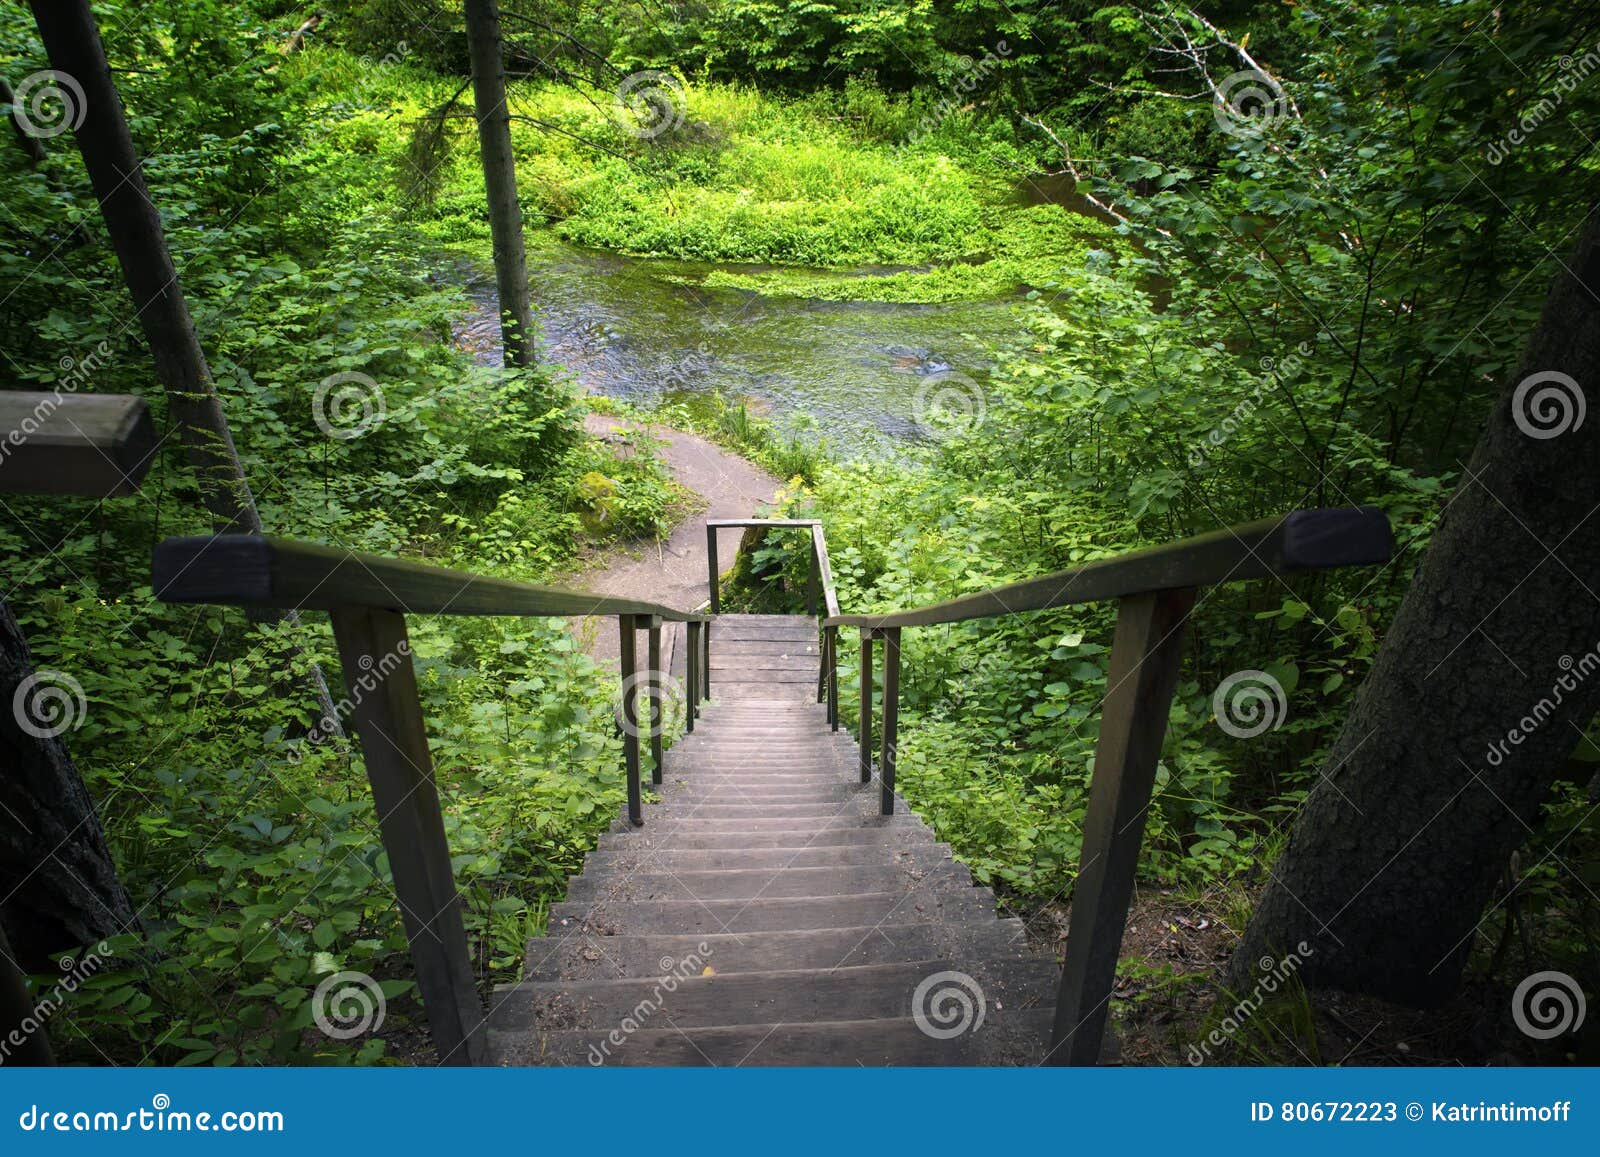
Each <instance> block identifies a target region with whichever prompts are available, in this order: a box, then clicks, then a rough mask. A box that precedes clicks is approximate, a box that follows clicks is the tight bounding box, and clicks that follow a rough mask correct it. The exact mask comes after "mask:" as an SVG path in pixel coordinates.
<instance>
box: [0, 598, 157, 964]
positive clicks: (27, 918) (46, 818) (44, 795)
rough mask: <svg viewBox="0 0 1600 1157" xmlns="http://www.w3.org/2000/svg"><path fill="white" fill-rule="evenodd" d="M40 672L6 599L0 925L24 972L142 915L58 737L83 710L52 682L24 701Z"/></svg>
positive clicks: (1, 671)
mask: <svg viewBox="0 0 1600 1157" xmlns="http://www.w3.org/2000/svg"><path fill="white" fill-rule="evenodd" d="M34 674H35V672H34V669H33V661H32V658H31V656H30V655H29V653H28V643H27V640H26V639H25V638H23V635H22V628H21V627H19V626H18V625H17V620H16V619H15V618H14V617H13V616H12V614H11V608H10V607H8V606H7V605H6V604H5V602H4V601H3V600H0V767H3V768H4V769H5V774H4V775H3V776H0V897H3V899H0V928H3V929H4V932H5V938H6V939H7V940H9V941H10V942H11V943H12V945H14V947H15V951H16V953H17V955H18V957H19V959H20V962H21V963H22V965H23V966H24V967H25V968H28V969H30V970H32V971H48V972H54V971H55V966H54V965H53V964H49V963H47V962H48V961H49V959H50V957H51V956H53V955H54V954H56V953H59V952H63V951H66V950H68V949H72V948H77V947H79V946H80V945H83V944H89V943H92V942H94V941H97V940H104V939H105V938H106V937H108V936H113V935H116V934H117V933H120V932H127V931H129V930H130V929H132V928H133V927H134V926H135V925H136V923H137V920H138V917H137V916H135V914H134V911H133V904H132V903H131V902H130V901H129V899H128V894H127V892H125V891H124V890H123V888H122V884H121V882H120V881H119V880H118V879H117V869H116V866H115V865H114V864H113V863H112V862H111V852H110V851H109V850H108V849H107V847H106V839H105V835H104V833H103V832H101V830H100V821H99V820H98V819H96V818H95V812H94V804H93V803H92V802H91V801H90V799H89V793H88V791H86V790H85V789H84V786H83V781H82V780H81V779H80V778H79V777H78V769H77V768H76V767H74V766H73V765H72V758H71V756H69V755H68V754H67V749H66V747H65V745H64V744H63V743H62V742H61V738H60V735H59V734H52V732H55V731H56V730H57V728H70V727H71V726H72V725H73V723H74V722H76V721H79V720H81V715H80V712H81V710H82V705H81V704H80V703H78V702H77V701H76V700H75V698H74V696H73V692H72V691H71V690H70V689H69V690H67V693H66V695H65V696H63V697H62V698H60V699H57V700H56V701H55V702H54V703H53V704H52V703H51V698H50V697H51V695H52V693H53V691H54V690H55V689H56V687H53V686H52V685H50V684H48V683H44V682H35V683H32V684H29V687H28V688H27V689H24V690H22V692H21V695H20V697H19V694H18V692H19V689H21V688H22V686H23V684H24V683H27V682H28V680H29V679H31V678H33V676H34ZM30 708H31V710H30ZM25 723H26V724H28V727H27V728H25V727H24V724H25ZM62 734H65V731H63V732H62Z"/></svg>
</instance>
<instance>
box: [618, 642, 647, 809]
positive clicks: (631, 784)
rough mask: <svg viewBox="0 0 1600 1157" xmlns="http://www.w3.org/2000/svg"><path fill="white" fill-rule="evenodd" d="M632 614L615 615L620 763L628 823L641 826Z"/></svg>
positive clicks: (641, 796) (637, 709)
mask: <svg viewBox="0 0 1600 1157" xmlns="http://www.w3.org/2000/svg"><path fill="white" fill-rule="evenodd" d="M637 629H638V628H637V627H636V625H635V623H634V617H633V616H632V615H618V616H617V631H618V644H619V647H618V660H617V666H618V673H619V675H620V676H621V679H622V762H623V767H624V769H625V770H626V772H627V776H628V822H629V823H631V824H632V825H633V826H634V827H636V828H640V827H643V826H644V797H643V795H642V794H641V792H640V787H639V685H638V680H637V679H635V678H634V675H635V674H636V673H637V671H638V667H639V658H638V651H637V648H636V646H635V642H636V640H635V639H634V632H635V631H636V630H637Z"/></svg>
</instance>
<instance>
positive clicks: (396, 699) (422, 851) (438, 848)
mask: <svg viewBox="0 0 1600 1157" xmlns="http://www.w3.org/2000/svg"><path fill="white" fill-rule="evenodd" d="M332 617H333V634H334V638H335V639H336V640H337V641H338V644H339V662H340V665H341V666H342V667H343V668H344V676H345V684H346V686H347V687H348V688H349V691H350V701H351V704H352V712H353V715H354V718H355V722H356V730H357V732H358V733H359V735H360V737H361V753H362V756H363V758H364V761H365V763H366V767H367V780H368V781H369V782H370V783H371V784H372V798H373V802H374V803H375V805H376V808H377V813H378V826H379V830H380V831H381V833H382V836H383V848H384V851H385V852H386V853H388V856H389V870H390V871H391V872H392V873H393V875H394V889H395V893H396V896H397V898H398V899H399V901H400V915H401V918H402V919H403V920H404V922H405V929H406V939H407V940H408V941H409V942H410V944H411V959H412V962H413V964H414V965H415V966H416V970H417V987H418V988H419V989H420V990H421V992H422V1004H423V1007H424V1008H425V1009H426V1010H427V1014H428V1025H429V1027H430V1028H431V1029H432V1030H433V1045H434V1048H435V1049H437V1050H438V1054H439V1063H440V1064H446V1065H473V1064H482V1063H484V1062H486V1061H487V1060H488V1041H487V1033H486V1032H485V1031H484V1029H483V1024H484V1015H483V1005H482V1003H481V1002H480V1001H479V1000H478V992H477V983H476V981H477V978H476V977H475V976H474V975H473V971H472V961H471V958H470V957H469V956H468V955H467V930H466V925H465V924H464V923H463V921H462V917H461V899H460V897H459V896H458V895H457V893H456V885H455V874H454V872H453V871H452V870H451V867H450V846H449V844H448V842H447V841H446V839H445V834H444V813H443V811H442V810H441V809H440V805H439V792H438V789H437V787H436V785H435V783H434V778H433V760H432V757H431V756H430V755H429V754H428V733H427V730H426V728H425V727H424V726H423V721H422V703H421V701H420V700H419V698H418V697H417V676H416V671H415V669H414V668H413V667H412V663H411V648H410V643H409V642H408V640H407V638H406V620H405V616H404V615H401V614H399V613H398V612H396V611H390V610H381V609H377V608H368V607H345V608H340V609H337V610H335V611H333V613H332ZM396 660H399V661H398V662H397V661H396Z"/></svg>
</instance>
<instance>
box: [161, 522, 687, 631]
mask: <svg viewBox="0 0 1600 1157" xmlns="http://www.w3.org/2000/svg"><path fill="white" fill-rule="evenodd" d="M151 571H152V579H151V581H152V584H153V586H154V588H155V593H156V597H157V598H160V599H162V600H163V601H165V602H169V603H223V604H229V605H234V606H244V607H281V608H299V609H302V610H334V609H336V608H339V607H346V606H366V607H381V608H384V609H387V610H395V611H402V612H405V613H407V614H452V615H658V616H660V617H661V618H663V619H669V620H672V621H675V622H687V621H689V620H693V619H698V620H701V621H704V620H705V618H706V616H704V615H695V614H692V613H690V612H686V611H676V610H673V609H672V608H671V607H663V606H659V605H657V604H655V603H647V602H641V601H639V600H637V599H623V598H614V597H612V596H609V595H593V594H588V593H586V592H584V591H573V590H566V589H563V588H561V587H549V586H538V585H535V584H533V583H523V582H516V581H513V580H511V579H498V578H490V577H487V576H485V575H477V574H471V573H469V572H467V571H457V570H446V569H445V568H443V567H437V566H429V565H427V564H426V563H420V562H408V561H405V560H402V559H394V558H384V557H382V556H381V555H375V554H359V553H357V552H355V551H348V550H339V549H338V548H336V547H329V546H318V545H316V544H314V543H308V542H295V541H292V540H289V539H280V538H262V537H259V536H256V535H246V534H225V535H219V536H217V537H215V538H169V539H167V540H166V541H165V542H163V543H161V544H160V545H159V546H157V547H156V550H155V558H154V560H153V564H152V567H151Z"/></svg>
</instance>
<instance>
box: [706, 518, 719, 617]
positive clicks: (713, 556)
mask: <svg viewBox="0 0 1600 1157" xmlns="http://www.w3.org/2000/svg"><path fill="white" fill-rule="evenodd" d="M706 565H707V567H709V568H710V570H711V613H712V614H713V615H715V614H717V613H719V612H720V611H721V610H722V595H721V593H720V592H719V591H718V590H717V528H716V527H714V526H712V525H711V524H710V523H709V522H708V523H706Z"/></svg>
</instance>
